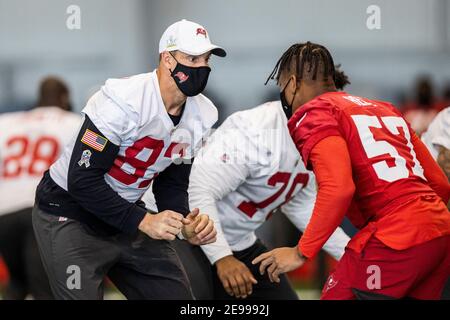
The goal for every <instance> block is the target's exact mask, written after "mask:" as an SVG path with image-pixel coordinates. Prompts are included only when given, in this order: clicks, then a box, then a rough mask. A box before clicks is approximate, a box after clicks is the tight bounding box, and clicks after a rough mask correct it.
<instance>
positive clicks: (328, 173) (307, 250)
mask: <svg viewBox="0 0 450 320" xmlns="http://www.w3.org/2000/svg"><path fill="white" fill-rule="evenodd" d="M310 159H311V163H312V165H313V168H314V173H315V174H316V179H317V182H318V185H319V189H318V194H317V199H316V203H315V206H314V211H313V213H312V217H311V221H310V222H309V224H308V226H307V228H306V230H305V232H304V234H303V236H302V238H301V240H300V242H299V248H300V251H301V252H302V254H303V255H304V256H306V257H308V258H312V257H314V256H315V255H316V254H317V253H318V252H319V250H320V249H321V248H322V247H323V245H324V244H325V243H326V242H327V240H328V239H329V238H330V237H331V235H332V234H333V233H334V232H335V230H336V229H337V228H338V226H339V225H340V224H341V222H342V219H343V218H344V216H345V214H346V212H347V209H348V207H349V206H350V203H351V201H352V198H353V195H354V192H355V185H354V183H353V180H352V170H351V163H350V156H349V154H348V150H347V145H346V143H345V141H344V140H343V139H342V138H341V137H329V138H326V139H324V140H322V141H320V142H319V143H317V145H316V146H315V147H314V148H313V150H312V152H311V156H310Z"/></svg>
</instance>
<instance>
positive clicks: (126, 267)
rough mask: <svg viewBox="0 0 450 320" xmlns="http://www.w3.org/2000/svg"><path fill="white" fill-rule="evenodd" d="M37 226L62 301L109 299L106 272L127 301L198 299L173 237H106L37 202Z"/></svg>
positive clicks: (46, 264) (55, 291) (43, 254)
mask: <svg viewBox="0 0 450 320" xmlns="http://www.w3.org/2000/svg"><path fill="white" fill-rule="evenodd" d="M33 227H34V231H35V234H36V239H37V242H38V245H39V251H40V254H41V257H42V260H43V263H44V267H45V269H46V272H47V274H48V277H49V281H50V286H51V288H52V291H53V294H54V295H55V297H56V299H64V300H68V299H74V300H75V299H76V300H99V299H103V283H104V279H105V277H106V276H108V277H109V279H110V280H111V281H112V282H113V283H114V284H115V285H116V287H117V288H118V289H119V290H120V291H121V292H122V293H123V294H124V296H125V297H126V298H127V299H133V300H136V299H138V300H142V299H160V300H170V299H177V300H191V299H193V296H192V292H191V290H190V285H189V280H188V278H187V276H186V272H185V271H184V269H183V266H182V265H181V262H180V260H179V258H178V255H177V253H176V252H175V250H174V249H173V248H172V245H171V243H170V242H168V241H163V240H154V239H151V238H149V237H148V236H146V235H145V234H143V233H141V232H138V233H136V235H135V236H129V235H125V234H119V235H115V236H110V237H100V236H98V235H96V234H94V233H93V232H92V231H90V230H89V229H88V228H87V227H86V226H85V225H84V224H82V223H80V222H78V221H75V220H71V219H67V220H66V219H60V217H57V216H54V215H50V214H47V213H45V212H43V211H42V210H41V209H39V208H38V207H37V206H35V208H34V209H33Z"/></svg>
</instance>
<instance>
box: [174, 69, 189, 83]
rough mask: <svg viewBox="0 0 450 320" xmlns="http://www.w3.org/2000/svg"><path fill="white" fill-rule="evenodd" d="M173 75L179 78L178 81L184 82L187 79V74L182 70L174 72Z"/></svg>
mask: <svg viewBox="0 0 450 320" xmlns="http://www.w3.org/2000/svg"><path fill="white" fill-rule="evenodd" d="M175 77H177V78H178V79H179V80H180V83H183V82H186V81H187V80H188V79H189V76H187V75H186V74H185V73H184V72H181V71H179V72H177V73H176V74H175Z"/></svg>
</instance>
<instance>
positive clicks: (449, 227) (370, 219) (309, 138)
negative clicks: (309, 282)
mask: <svg viewBox="0 0 450 320" xmlns="http://www.w3.org/2000/svg"><path fill="white" fill-rule="evenodd" d="M334 74H335V68H334V63H333V58H332V56H331V54H330V53H329V51H328V50H327V49H326V48H325V47H323V46H321V45H318V44H314V43H310V42H307V43H302V44H295V45H293V46H291V47H290V48H289V49H288V50H287V51H286V52H285V53H284V54H283V56H282V57H281V59H280V60H279V62H278V63H277V65H276V67H275V69H274V71H273V73H272V75H271V76H270V78H275V76H276V80H277V83H278V85H279V86H280V88H281V100H282V103H283V105H285V106H287V107H288V108H293V112H295V114H294V116H293V117H292V119H291V120H290V121H289V123H288V126H289V130H290V132H291V135H292V137H293V140H294V142H295V144H296V146H297V149H298V150H299V152H300V154H301V155H302V158H303V161H304V162H305V165H306V167H307V168H310V169H312V170H313V171H314V173H315V175H316V179H317V181H318V186H319V188H318V195H317V199H316V203H315V207H314V211H313V214H312V218H311V221H310V223H309V224H308V226H307V228H306V231H305V233H304V234H303V237H302V238H301V239H300V242H299V244H298V246H297V247H293V248H278V249H274V250H272V251H271V252H269V253H265V254H262V255H260V256H259V257H258V258H257V259H255V260H254V261H253V263H255V264H258V263H260V270H261V271H262V272H268V273H270V274H271V279H274V280H275V281H277V282H278V281H279V275H280V274H282V273H284V272H288V271H291V270H294V269H296V268H297V267H298V266H301V265H302V264H303V263H304V260H305V259H309V258H312V257H314V256H315V255H316V254H317V252H318V251H319V250H320V248H321V247H322V246H323V244H324V243H325V242H326V241H327V239H328V238H329V237H330V236H331V234H332V233H333V232H334V230H335V229H336V228H337V226H339V224H340V223H341V221H342V219H343V218H344V216H345V215H346V214H347V216H348V217H349V218H350V220H351V221H352V223H353V224H354V225H355V226H356V227H358V228H359V229H360V231H359V232H358V233H357V234H356V235H355V236H354V237H353V238H352V240H351V241H350V242H349V244H348V246H347V248H346V252H345V254H344V256H343V257H342V259H341V260H340V262H339V263H338V265H337V267H336V270H335V271H334V272H333V273H332V274H331V276H330V277H329V279H328V281H327V283H326V284H325V287H324V290H323V293H322V299H355V298H360V299H396V298H404V297H409V298H416V299H439V298H440V297H441V293H442V290H443V287H444V283H445V281H446V280H447V278H448V276H449V274H450V214H449V211H448V210H447V207H446V204H447V201H448V200H449V198H450V185H449V183H448V181H447V178H446V177H445V175H444V173H443V172H442V170H441V169H440V168H439V166H438V165H437V163H436V162H435V161H434V159H433V158H432V156H431V155H430V153H429V152H428V150H427V149H426V147H425V145H424V144H423V143H422V142H421V141H420V139H419V138H418V137H417V136H416V134H415V133H414V131H413V130H412V129H411V128H410V127H409V125H408V124H407V122H406V121H405V120H404V119H403V118H402V117H401V115H400V113H399V112H398V111H397V110H396V108H395V107H394V106H393V105H391V104H389V103H387V102H382V101H375V100H369V99H367V98H362V97H356V96H352V95H349V94H348V93H345V92H337V90H336V86H335V83H334Z"/></svg>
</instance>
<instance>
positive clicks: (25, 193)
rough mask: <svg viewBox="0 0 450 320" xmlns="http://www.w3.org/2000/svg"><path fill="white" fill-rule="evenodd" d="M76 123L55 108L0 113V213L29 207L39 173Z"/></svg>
mask: <svg viewBox="0 0 450 320" xmlns="http://www.w3.org/2000/svg"><path fill="white" fill-rule="evenodd" d="M80 125H81V117H80V116H79V115H76V114H74V113H71V112H67V111H64V110H62V109H60V108H57V107H41V108H36V109H34V110H32V111H26V112H14V113H6V114H3V115H0V132H1V134H0V215H4V214H8V213H12V212H16V211H18V210H22V209H26V208H30V207H33V205H34V200H35V192H36V187H37V185H38V184H39V181H40V180H41V179H42V175H43V173H44V172H45V171H46V170H48V168H49V167H50V165H51V164H52V163H53V162H55V161H56V159H57V158H58V157H59V155H60V154H61V152H62V150H63V148H64V145H65V144H67V143H68V142H69V141H70V139H71V138H72V136H73V135H74V134H75V132H77V129H79V127H80Z"/></svg>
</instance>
